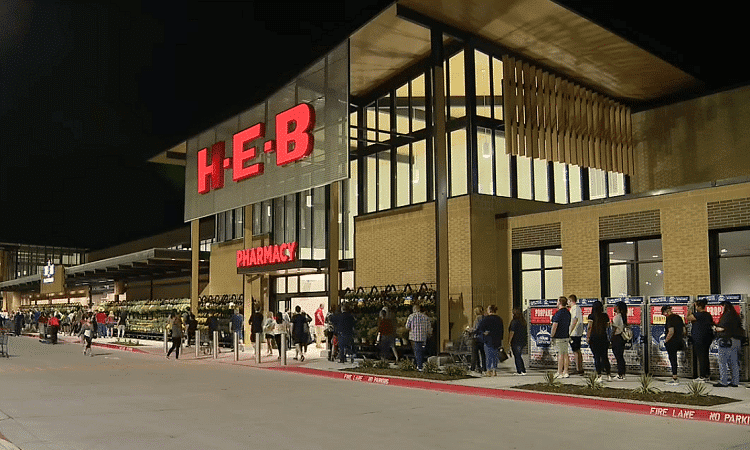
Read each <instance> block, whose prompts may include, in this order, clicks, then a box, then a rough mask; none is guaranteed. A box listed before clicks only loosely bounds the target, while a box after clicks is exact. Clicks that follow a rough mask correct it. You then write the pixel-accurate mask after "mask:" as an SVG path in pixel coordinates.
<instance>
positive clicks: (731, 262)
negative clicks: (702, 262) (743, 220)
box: [712, 230, 750, 295]
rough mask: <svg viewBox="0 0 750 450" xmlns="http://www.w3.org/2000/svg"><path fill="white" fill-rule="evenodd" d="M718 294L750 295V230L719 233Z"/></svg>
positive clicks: (713, 256)
mask: <svg viewBox="0 0 750 450" xmlns="http://www.w3.org/2000/svg"><path fill="white" fill-rule="evenodd" d="M717 241H718V246H717V250H718V254H716V255H712V259H718V263H719V270H718V272H719V273H718V275H719V285H718V287H719V292H716V293H718V294H745V295H750V246H749V245H748V242H750V230H737V231H727V232H722V233H718V238H717Z"/></svg>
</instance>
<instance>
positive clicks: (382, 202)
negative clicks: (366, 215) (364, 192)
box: [378, 150, 391, 211]
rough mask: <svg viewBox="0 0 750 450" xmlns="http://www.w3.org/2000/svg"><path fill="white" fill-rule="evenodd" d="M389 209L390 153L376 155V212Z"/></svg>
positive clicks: (388, 151) (387, 151)
mask: <svg viewBox="0 0 750 450" xmlns="http://www.w3.org/2000/svg"><path fill="white" fill-rule="evenodd" d="M390 208H391V151H390V150H386V151H383V152H379V153H378V211H384V210H386V209H390Z"/></svg>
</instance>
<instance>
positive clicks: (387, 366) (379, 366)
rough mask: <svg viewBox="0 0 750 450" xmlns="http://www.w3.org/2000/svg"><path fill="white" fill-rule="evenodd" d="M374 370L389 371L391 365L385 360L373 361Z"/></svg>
mask: <svg viewBox="0 0 750 450" xmlns="http://www.w3.org/2000/svg"><path fill="white" fill-rule="evenodd" d="M375 368H376V369H390V368H391V363H389V362H388V361H387V360H385V359H379V360H377V361H375Z"/></svg>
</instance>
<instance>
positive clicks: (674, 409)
mask: <svg viewBox="0 0 750 450" xmlns="http://www.w3.org/2000/svg"><path fill="white" fill-rule="evenodd" d="M268 369H271V370H281V371H287V372H296V373H302V374H307V375H316V376H323V377H328V378H333V379H338V380H347V381H357V382H361V383H371V384H380V385H384V386H398V387H408V388H417V389H428V390H432V391H441V392H450V393H454V394H464V395H478V396H482V397H492V398H502V399H505V400H519V401H526V402H537V403H548V404H554V405H565V406H577V407H579V408H590V409H600V410H607V411H615V412H627V413H634V414H644V415H649V416H658V417H666V418H671V419H684V420H700V421H706V422H715V423H729V424H735V425H750V414H740V413H729V412H721V411H711V410H706V409H696V408H689V407H681V406H664V405H662V404H658V405H657V404H653V405H652V404H644V403H630V402H618V401H613V400H604V399H597V398H590V397H578V396H573V395H565V394H547V393H542V392H533V391H522V390H510V389H492V388H482V387H474V386H460V385H453V384H445V383H436V382H432V381H424V380H415V379H410V378H393V377H378V376H374V375H366V374H358V373H347V372H331V371H325V370H317V369H310V368H307V367H268Z"/></svg>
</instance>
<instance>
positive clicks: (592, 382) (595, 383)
mask: <svg viewBox="0 0 750 450" xmlns="http://www.w3.org/2000/svg"><path fill="white" fill-rule="evenodd" d="M583 380H584V381H585V382H586V387H587V388H589V389H592V390H595V391H598V390H601V388H602V382H601V381H600V380H599V375H597V374H596V372H589V373H588V375H586V376H585V377H584V378H583Z"/></svg>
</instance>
